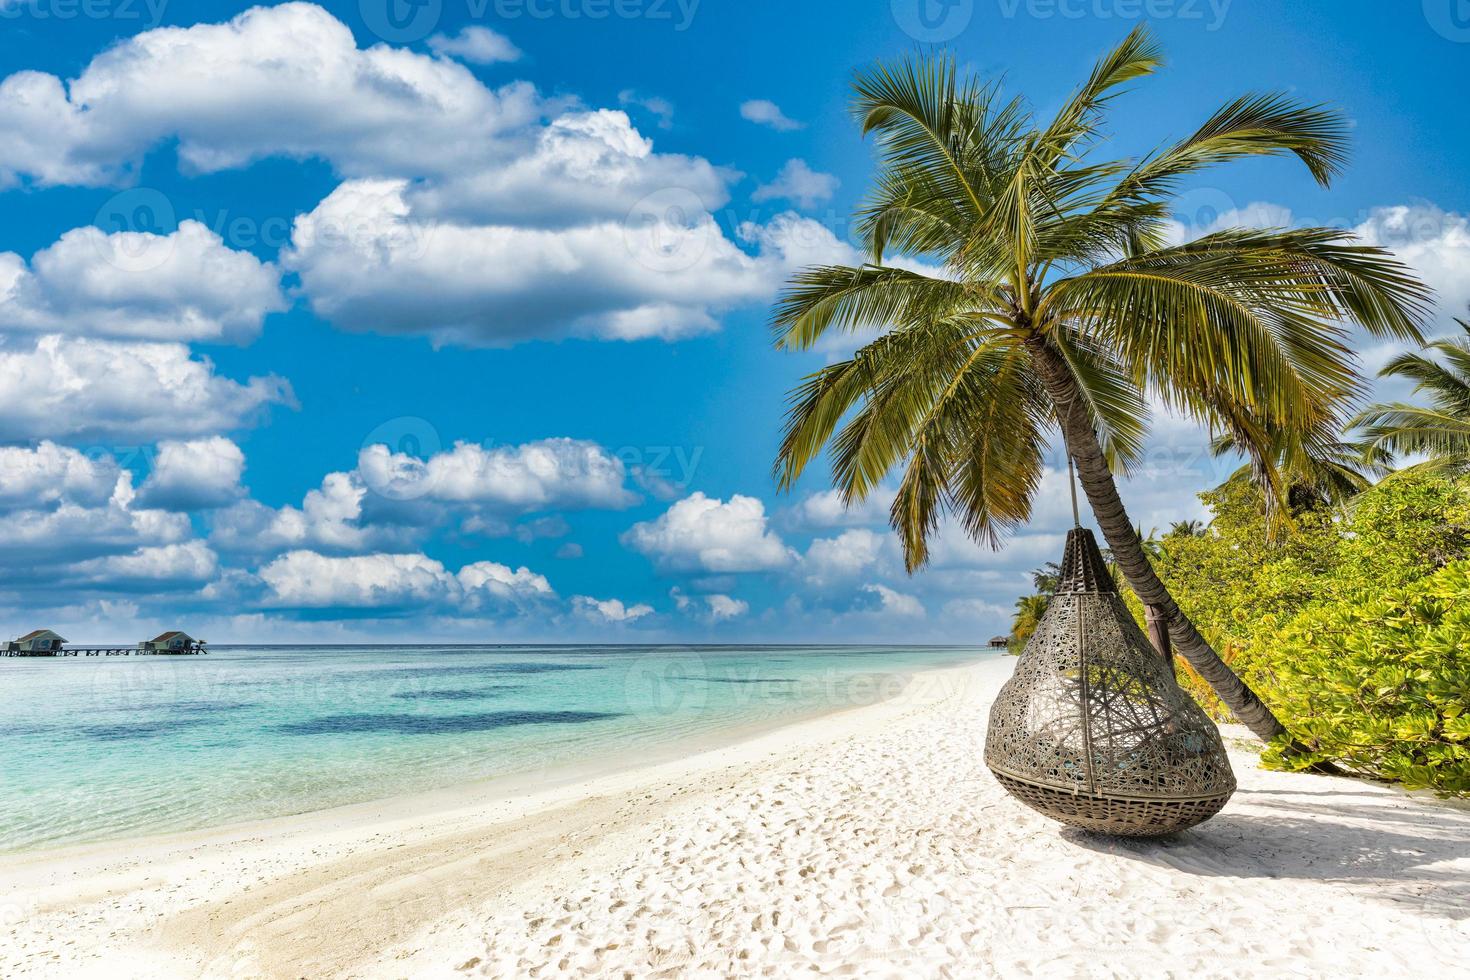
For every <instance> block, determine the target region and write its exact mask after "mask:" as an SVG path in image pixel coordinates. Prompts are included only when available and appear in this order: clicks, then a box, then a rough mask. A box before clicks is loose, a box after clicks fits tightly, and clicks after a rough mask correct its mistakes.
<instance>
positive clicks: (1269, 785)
mask: <svg viewBox="0 0 1470 980" xmlns="http://www.w3.org/2000/svg"><path fill="white" fill-rule="evenodd" d="M1014 663H1015V661H1013V660H1011V659H1009V658H1004V659H994V660H989V661H986V662H983V663H981V664H978V665H976V666H972V667H967V668H961V669H958V670H946V671H934V672H929V673H924V674H920V675H918V676H917V677H916V678H915V679H914V681H913V682H912V683H911V684H910V685H909V686H908V687H907V688H906V689H905V691H904V692H903V694H902V695H900V696H899V697H897V698H895V699H893V700H890V701H887V702H884V703H882V704H878V705H875V706H871V707H864V708H859V709H853V710H849V711H846V712H842V713H839V714H835V715H830V716H827V717H824V718H821V719H816V720H812V721H807V722H802V723H800V724H797V725H793V726H790V727H787V728H784V729H781V730H779V731H776V732H773V733H768V734H765V735H761V736H758V737H755V738H751V739H748V740H746V741H743V742H741V743H740V744H738V745H734V746H731V747H727V748H720V749H715V750H706V751H701V752H698V753H697V754H694V755H691V756H689V757H687V758H684V759H681V760H678V761H675V762H666V763H661V764H657V765H651V766H647V767H643V768H635V769H631V770H629V771H626V772H622V773H619V774H616V775H611V776H603V777H599V778H595V779H589V780H583V781H580V782H575V783H573V784H569V785H563V786H560V787H558V788H555V789H550V790H546V791H542V792H538V793H535V794H529V795H528V794H521V795H511V796H508V797H507V795H506V792H505V790H504V789H503V788H501V787H498V786H496V785H494V784H488V785H483V786H473V787H466V788H463V789H460V790H456V791H454V792H451V793H441V794H435V795H433V796H426V797H414V798H402V799H396V800H390V801H386V802H383V803H377V804H371V805H361V806H354V807H348V808H343V809H339V810H332V811H326V812H322V813H316V814H309V815H305V816H301V817H293V818H287V819H280V820H272V821H268V822H262V823H258V824H254V825H250V826H241V827H234V828H229V829H226V830H221V831H214V832H207V833H195V834H187V835H174V836H170V837H166V838H155V839H150V840H146V841H141V842H138V841H135V842H122V843H108V844H101V845H93V846H87V847H81V848H75V849H71V850H67V851H53V852H50V853H45V854H26V855H12V856H7V857H3V858H0V928H3V933H0V976H4V977H8V978H21V977H81V976H96V977H109V978H119V977H172V976H180V977H193V976H209V977H270V978H277V977H311V978H320V977H465V976H488V977H553V976H596V977H620V976H621V977H719V976H770V977H789V976H795V975H799V974H815V973H818V972H820V973H821V974H830V975H839V976H877V977H882V976H894V977H916V976H924V977H928V976H936V977H974V976H1029V975H1046V976H1083V977H1118V976H1127V977H1137V976H1142V977H1172V976H1179V977H1215V976H1220V977H1242V976H1263V977H1264V976H1271V977H1280V976H1301V977H1308V976H1310V977H1324V976H1368V975H1392V974H1400V973H1404V972H1405V971H1408V970H1412V971H1413V972H1414V973H1415V974H1417V975H1423V976H1466V975H1470V966H1467V963H1470V809H1467V808H1465V807H1463V806H1459V805H1455V804H1448V803H1442V802H1439V801H1436V800H1433V799H1424V798H1419V797H1410V796H1408V795H1405V794H1403V793H1401V792H1399V791H1396V790H1394V789H1392V788H1389V787H1383V786H1378V785H1374V784H1371V783H1366V782H1358V781H1352V780H1347V779H1337V778H1329V777H1321V776H1307V775H1288V774H1281V773H1271V772H1265V771H1262V770H1260V769H1258V768H1256V767H1255V765H1254V757H1253V756H1252V755H1251V754H1249V753H1248V752H1244V751H1235V752H1233V753H1232V757H1233V762H1234V765H1235V768H1236V773H1237V776H1238V777H1239V780H1240V791H1239V793H1238V794H1237V795H1236V797H1235V799H1234V800H1233V801H1232V802H1231V804H1230V805H1229V807H1227V808H1226V810H1225V811H1224V812H1223V813H1222V814H1221V815H1220V816H1218V817H1216V818H1215V819H1214V820H1211V821H1210V822H1208V823H1206V824H1204V825H1202V826H1201V827H1199V828H1197V829H1195V830H1192V831H1189V832H1187V833H1185V834H1183V835H1181V836H1179V837H1177V838H1173V839H1168V840H1163V841H1154V842H1148V841H1124V840H1119V839H1116V838H1097V837H1090V836H1087V835H1084V834H1080V833H1077V832H1074V831H1070V830H1066V829H1063V828H1061V827H1059V826H1058V825H1055V824H1053V823H1051V822H1049V821H1047V820H1045V819H1044V818H1042V817H1040V816H1038V815H1036V814H1034V813H1032V812H1031V811H1029V810H1027V809H1025V808H1023V807H1021V806H1020V805H1019V804H1017V803H1014V802H1013V801H1011V800H1010V799H1009V798H1008V797H1007V796H1006V795H1005V794H1004V793H1003V792H1002V790H1001V789H1000V787H999V786H998V785H997V784H996V783H995V781H994V780H993V779H992V778H991V777H990V775H989V773H988V772H987V771H986V770H985V768H984V765H983V763H982V761H981V749H982V742H983V737H984V727H985V718H986V710H987V707H988V705H989V703H990V701H991V700H992V698H993V697H994V695H995V693H996V691H997V690H998V688H999V686H1000V684H1001V683H1002V682H1003V681H1004V679H1005V677H1006V676H1008V674H1009V672H1010V670H1011V668H1012V666H1013V665H1014Z"/></svg>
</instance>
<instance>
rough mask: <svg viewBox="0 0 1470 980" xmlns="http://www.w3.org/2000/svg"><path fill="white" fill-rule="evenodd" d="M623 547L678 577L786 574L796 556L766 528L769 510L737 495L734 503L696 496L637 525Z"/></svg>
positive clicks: (629, 530)
mask: <svg viewBox="0 0 1470 980" xmlns="http://www.w3.org/2000/svg"><path fill="white" fill-rule="evenodd" d="M622 540H623V543H624V544H625V545H627V546H628V547H630V548H632V549H634V550H635V551H638V552H640V553H642V554H644V555H647V556H648V557H650V558H652V559H653V560H654V561H655V562H656V563H657V564H658V565H659V566H660V567H662V568H665V569H669V570H676V571H704V572H717V573H718V572H756V571H766V570H770V569H776V568H784V567H785V566H787V565H789V564H791V562H792V561H793V559H794V553H793V552H792V551H791V549H790V548H788V547H787V546H786V544H785V543H784V542H783V541H782V540H781V538H780V537H779V536H778V535H777V534H776V533H775V532H773V531H771V530H770V529H769V528H768V527H767V526H766V512H765V505H764V504H762V503H761V502H760V501H759V500H757V499H756V498H754V497H744V496H741V495H740V494H735V495H734V496H732V497H731V498H730V501H729V502H728V503H726V502H725V501H722V500H719V499H716V498H711V497H706V496H705V495H704V494H703V493H699V492H696V493H694V494H692V495H690V496H688V497H685V498H684V499H683V500H680V501H678V502H677V503H675V504H674V505H673V506H671V507H670V508H669V509H668V510H667V511H665V512H664V513H663V514H662V515H660V516H659V517H658V518H657V519H655V520H652V521H646V522H643V523H639V524H635V525H633V527H631V528H629V529H628V531H627V532H625V533H624V534H623V537H622Z"/></svg>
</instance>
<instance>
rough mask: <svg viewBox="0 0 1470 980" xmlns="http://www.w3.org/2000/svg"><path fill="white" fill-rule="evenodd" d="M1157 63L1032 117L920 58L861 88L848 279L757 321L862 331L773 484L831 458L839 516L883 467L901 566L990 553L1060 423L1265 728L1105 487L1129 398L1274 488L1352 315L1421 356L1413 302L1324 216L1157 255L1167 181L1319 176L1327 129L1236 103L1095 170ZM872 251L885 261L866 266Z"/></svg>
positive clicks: (1238, 698) (1110, 524) (1192, 651)
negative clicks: (862, 157) (862, 156)
mask: <svg viewBox="0 0 1470 980" xmlns="http://www.w3.org/2000/svg"><path fill="white" fill-rule="evenodd" d="M1162 60H1163V59H1162V54H1161V51H1160V49H1159V47H1158V45H1157V44H1156V43H1155V42H1154V40H1153V38H1152V37H1151V36H1150V35H1149V33H1148V32H1147V30H1145V29H1143V28H1139V29H1138V30H1135V31H1133V32H1132V33H1131V34H1129V36H1128V37H1127V38H1126V39H1124V41H1123V42H1122V43H1121V44H1120V45H1118V47H1117V48H1115V49H1114V50H1113V51H1111V52H1109V53H1108V54H1107V55H1106V56H1104V57H1103V58H1102V59H1101V60H1100V61H1099V62H1098V63H1097V65H1096V66H1095V67H1094V68H1093V70H1092V72H1091V74H1090V75H1089V76H1088V77H1087V79H1086V80H1085V81H1084V82H1083V83H1082V84H1081V86H1080V87H1079V88H1078V89H1077V90H1076V91H1075V92H1074V93H1073V94H1072V96H1071V97H1070V98H1068V99H1066V100H1065V101H1064V103H1063V104H1062V106H1061V109H1060V110H1059V111H1058V112H1057V114H1056V115H1055V116H1054V117H1053V118H1051V119H1050V120H1047V121H1038V120H1037V119H1036V118H1035V117H1034V115H1033V113H1032V112H1031V110H1030V109H1029V108H1028V107H1027V104H1026V103H1025V102H1024V101H1023V100H1021V99H1019V98H1007V97H1006V96H1004V95H1003V93H1002V91H1001V88H1000V86H999V85H998V84H988V83H985V82H983V81H981V80H979V79H976V78H973V77H969V76H962V75H961V73H960V72H959V70H958V68H957V66H956V63H955V62H954V60H953V59H952V58H951V57H949V56H947V55H943V54H934V55H915V56H912V57H909V58H906V59H902V60H899V61H897V62H894V63H891V64H880V65H878V66H876V67H874V68H872V69H870V70H867V71H864V72H862V73H860V74H859V75H858V77H857V80H856V83H855V89H856V96H855V101H854V113H855V115H856V117H857V119H858V122H859V124H860V125H861V127H862V130H863V132H864V133H865V134H867V135H870V136H872V137H874V138H875V140H876V144H877V149H878V155H879V171H878V174H877V177H876V180H875V185H874V187H873V189H872V192H871V194H870V196H869V199H868V201H867V203H866V204H865V206H864V207H863V208H862V209H861V211H860V213H859V214H858V216H857V217H858V221H857V230H858V233H859V235H860V237H861V240H862V244H863V246H864V247H865V249H866V252H867V264H864V265H860V266H852V265H829V266H821V267H816V268H809V269H807V270H805V271H803V272H801V273H799V274H798V275H796V276H795V277H794V279H793V280H792V282H791V283H790V284H789V286H788V288H787V290H786V291H785V293H784V295H783V296H782V298H781V300H780V302H779V304H778V306H777V308H776V310H775V314H774V326H775V330H776V337H777V345H778V346H779V347H781V348H783V349H793V350H801V349H809V348H812V347H813V346H815V345H816V344H818V343H819V342H822V341H830V340H831V339H832V337H833V335H843V334H850V335H852V336H853V337H854V338H856V337H858V336H859V335H861V334H862V333H863V332H865V331H870V330H872V329H873V328H875V327H877V328H880V332H879V334H878V336H877V337H876V339H872V340H870V341H869V342H867V343H865V344H863V345H862V346H861V347H859V348H858V349H857V350H856V352H855V353H853V354H852V356H850V357H846V358H843V359H841V360H838V361H836V362H835V363H832V364H829V365H828V366H826V367H824V368H822V369H820V370H818V371H816V372H815V373H813V374H811V375H809V376H808V377H807V378H805V379H804V381H803V382H802V383H801V385H800V386H799V387H797V388H796V389H795V390H794V391H793V392H792V396H791V406H790V413H789V416H788V420H787V424H786V428H785V433H784V438H783V441H782V444H781V447H780V451H779V457H778V462H777V473H778V477H779V480H780V482H781V484H782V485H783V486H784V487H786V488H790V487H791V486H792V485H793V484H794V483H795V481H796V480H797V479H798V478H799V477H800V476H801V475H802V473H803V472H804V471H805V469H806V468H807V466H808V465H809V464H810V463H811V462H812V461H813V460H815V459H817V458H818V457H819V456H821V455H822V454H823V452H824V451H826V450H828V449H829V448H830V461H831V465H832V475H833V481H834V483H835V485H836V486H837V487H838V488H839V490H840V491H841V493H842V494H843V496H844V497H845V499H846V500H847V502H848V503H849V504H855V503H857V502H858V501H861V500H862V499H863V498H865V497H866V496H867V495H868V494H869V493H871V492H872V491H873V490H874V489H875V488H876V487H878V486H879V485H880V483H881V482H882V481H883V480H884V478H885V476H886V475H887V474H889V473H890V472H891V471H894V470H898V471H900V472H901V474H902V475H901V478H900V482H899V488H898V493H897V497H896V498H895V500H894V503H893V506H892V509H891V512H890V517H891V520H892V524H893V526H894V528H895V530H896V531H897V532H898V535H899V538H900V540H901V542H902V545H903V550H904V554H905V557H906V560H907V563H908V565H909V567H910V568H911V569H914V568H918V567H920V566H922V565H923V564H925V562H926V561H927V559H928V541H929V539H930V537H931V535H933V534H934V533H935V531H936V530H937V529H938V528H939V526H940V524H941V522H943V521H945V520H947V519H954V520H957V521H958V522H960V523H961V524H962V525H963V526H964V527H965V528H966V530H967V531H968V532H969V533H970V534H971V535H972V536H973V537H975V538H976V539H977V540H980V541H986V542H991V543H996V542H999V541H1000V540H1001V539H1003V537H1004V536H1005V535H1006V534H1008V533H1010V532H1011V531H1013V530H1015V529H1016V528H1018V527H1020V526H1022V525H1024V524H1025V523H1026V522H1027V521H1028V520H1029V519H1030V516H1031V511H1032V503H1033V499H1034V497H1035V495H1036V492H1037V489H1038V486H1039V483H1040V480H1041V476H1042V473H1043V471H1044V459H1045V458H1046V452H1047V450H1048V448H1049V446H1050V443H1051V440H1052V439H1053V438H1054V437H1055V435H1056V434H1057V433H1058V432H1060V434H1061V437H1062V444H1063V446H1064V448H1065V451H1066V453H1067V454H1068V456H1069V457H1070V458H1071V459H1072V460H1074V461H1075V463H1076V467H1077V472H1078V476H1079V478H1080V483H1081V486H1082V488H1083V490H1084V492H1085V494H1086V497H1087V501H1088V503H1089V504H1090V505H1091V509H1092V512H1093V515H1094V517H1095V518H1096V521H1097V523H1098V526H1099V527H1100V529H1101V530H1102V532H1103V536H1104V538H1105V539H1106V541H1107V544H1108V546H1109V548H1110V549H1111V551H1112V554H1113V558H1114V560H1115V561H1116V563H1117V566H1118V568H1119V569H1120V570H1121V572H1122V574H1123V576H1124V578H1125V579H1126V580H1127V582H1128V584H1129V585H1130V587H1131V588H1132V590H1133V592H1134V593H1135V594H1136V595H1137V596H1138V597H1139V598H1140V599H1141V600H1142V601H1143V602H1145V603H1147V604H1148V605H1149V606H1152V607H1154V608H1155V609H1157V610H1158V611H1159V613H1160V614H1161V615H1162V616H1164V617H1165V619H1166V621H1167V624H1168V630H1169V634H1170V636H1171V637H1172V640H1173V645H1174V649H1175V650H1176V652H1178V653H1179V654H1181V655H1182V656H1183V657H1184V658H1185V659H1186V660H1187V661H1188V662H1189V664H1190V665H1191V666H1192V668H1193V669H1194V670H1196V671H1197V672H1198V673H1199V675H1200V676H1202V677H1203V678H1204V679H1205V680H1206V681H1207V682H1208V683H1209V685H1210V687H1211V688H1212V689H1213V691H1214V692H1216V694H1217V695H1218V696H1219V697H1220V698H1221V699H1222V701H1223V702H1224V703H1225V704H1226V705H1228V706H1229V709H1230V711H1231V712H1232V713H1233V714H1234V715H1235V716H1236V717H1237V718H1239V719H1240V720H1241V721H1242V722H1244V723H1245V724H1247V725H1249V726H1250V727H1251V729H1252V730H1253V731H1255V732H1256V733H1257V734H1258V735H1260V736H1261V737H1263V738H1268V739H1269V738H1276V737H1278V736H1280V735H1282V734H1283V731H1284V729H1283V726H1282V725H1281V722H1280V721H1279V720H1278V718H1277V717H1276V715H1275V714H1274V713H1273V712H1272V711H1271V709H1270V708H1269V707H1268V706H1267V705H1266V704H1265V703H1264V702H1263V701H1262V700H1261V699H1260V697H1259V696H1257V694H1256V693H1255V692H1253V691H1252V690H1251V689H1250V688H1249V687H1248V686H1247V685H1246V684H1244V683H1243V682H1242V681H1241V679H1240V678H1239V677H1238V676H1237V674H1236V673H1235V672H1233V671H1232V670H1231V669H1230V668H1229V667H1228V666H1227V665H1226V664H1225V662H1224V661H1223V660H1222V659H1221V658H1220V656H1219V655H1218V654H1217V653H1216V651H1215V649H1214V648H1213V647H1212V645H1211V643H1210V641H1209V640H1208V639H1207V638H1206V637H1205V636H1204V635H1202V634H1201V632H1200V631H1199V630H1198V629H1197V628H1196V626H1195V623H1194V622H1193V620H1192V619H1191V618H1190V617H1189V616H1188V615H1186V610H1184V609H1182V608H1181V606H1180V604H1179V603H1177V602H1176V599H1175V596H1174V594H1173V592H1172V591H1171V589H1170V587H1169V585H1168V584H1167V583H1166V581H1165V580H1164V579H1162V578H1160V577H1159V575H1158V574H1157V573H1156V571H1155V569H1154V566H1153V564H1152V563H1151V562H1150V559H1149V557H1148V555H1147V554H1146V552H1145V550H1144V548H1143V546H1142V542H1141V541H1140V536H1139V534H1138V533H1137V531H1136V529H1135V528H1134V526H1133V523H1132V522H1131V520H1130V519H1129V516H1128V512H1127V509H1126V507H1125V506H1124V504H1123V501H1122V499H1121V497H1120V495H1119V492H1118V484H1117V481H1116V478H1117V477H1118V476H1119V475H1121V474H1126V473H1128V472H1130V471H1131V470H1132V469H1134V468H1135V467H1136V466H1137V465H1138V464H1139V462H1140V460H1141V457H1142V454H1143V447H1144V440H1145V436H1146V434H1147V431H1148V408H1147V406H1148V404H1149V401H1150V399H1154V400H1156V401H1159V402H1162V403H1163V404H1164V405H1166V406H1168V407H1169V408H1171V409H1172V410H1174V411H1175V412H1177V413H1180V414H1183V415H1185V416H1187V417H1190V418H1192V419H1194V420H1196V421H1198V422H1199V423H1200V424H1202V425H1203V426H1205V427H1206V428H1208V429H1210V430H1211V431H1213V432H1216V433H1222V434H1223V433H1228V434H1229V435H1230V436H1231V437H1232V438H1233V440H1234V446H1235V447H1236V448H1237V449H1239V450H1241V451H1243V452H1244V453H1245V454H1246V455H1247V456H1248V457H1250V459H1251V460H1252V463H1253V465H1254V466H1255V467H1257V469H1258V470H1259V471H1260V472H1262V473H1264V474H1266V477H1267V480H1268V482H1274V483H1275V484H1277V485H1280V479H1279V478H1278V476H1277V474H1276V470H1277V467H1278V460H1280V459H1281V458H1283V455H1284V452H1285V449H1286V448H1289V447H1290V446H1293V445H1303V446H1312V447H1317V446H1321V445H1324V444H1326V443H1328V442H1330V441H1331V440H1332V439H1334V438H1336V433H1337V432H1338V431H1339V430H1340V427H1341V425H1340V424H1341V420H1342V417H1343V416H1344V414H1345V413H1346V412H1347V411H1348V410H1349V408H1350V406H1351V404H1352V402H1353V401H1354V399H1356V398H1357V397H1358V396H1360V395H1361V393H1362V391H1363V381H1362V379H1361V378H1360V376H1359V374H1358V372H1357V368H1356V360H1355V358H1354V356H1353V352H1352V346H1351V339H1350V338H1351V334H1350V330H1351V328H1352V325H1353V324H1356V325H1357V326H1358V327H1359V328H1361V329H1362V330H1363V331H1365V332H1366V333H1367V334H1368V335H1369V336H1373V337H1378V338H1386V339H1390V340H1397V341H1403V342H1409V343H1418V342H1420V341H1421V340H1422V338H1421V325H1422V323H1423V320H1424V317H1425V313H1426V302H1427V290H1426V289H1425V287H1424V286H1423V285H1422V284H1421V283H1420V282H1419V280H1418V279H1417V278H1416V277H1415V276H1414V275H1413V273H1411V272H1410V271H1409V270H1408V269H1407V268H1405V267H1404V266H1403V265H1401V264H1400V263H1399V262H1397V261H1396V260H1395V259H1394V258H1393V257H1392V256H1391V255H1389V254H1388V253H1387V252H1386V251H1384V250H1383V249H1381V248H1378V247H1375V246H1371V245H1366V244H1363V243H1361V242H1359V241H1358V240H1357V239H1355V238H1354V236H1353V235H1352V234H1351V233H1349V232H1346V231H1343V230H1340V229H1329V228H1302V229H1289V230H1288V229H1268V230H1247V229H1239V228H1232V229H1225V230H1221V231H1215V232H1211V233H1209V234H1205V235H1203V236H1201V237H1198V238H1194V239H1192V240H1188V241H1183V242H1179V241H1175V240H1173V238H1172V237H1171V234H1172V229H1173V228H1175V227H1176V226H1175V225H1174V224H1173V223H1172V220H1171V219H1172V201H1173V199H1174V197H1175V196H1176V195H1177V194H1178V193H1179V192H1180V190H1181V188H1182V187H1183V185H1184V184H1185V182H1186V181H1188V180H1189V179H1191V178H1194V177H1196V176H1197V175H1199V174H1200V173H1202V172H1203V171H1205V170H1206V169H1208V168H1210V167H1214V166H1216V165H1219V164H1224V163H1229V162H1232V161H1237V160H1241V159H1245V158H1250V157H1288V158H1294V159H1295V160H1297V161H1299V162H1300V163H1301V164H1302V165H1303V166H1305V168H1306V169H1307V171H1308V173H1309V174H1310V175H1311V176H1312V177H1313V178H1314V179H1315V180H1316V181H1317V182H1318V183H1320V184H1322V185H1324V186H1325V185H1328V184H1329V183H1330V182H1331V180H1332V178H1333V177H1334V176H1335V175H1336V174H1337V173H1338V172H1339V171H1340V170H1341V169H1342V167H1343V165H1344V163H1345V160H1346V145H1347V133H1348V130H1349V126H1348V123H1347V121H1346V119H1345V118H1344V117H1343V116H1342V115H1341V114H1340V113H1338V112H1335V111H1332V110H1330V109H1326V108H1323V107H1320V106H1312V105H1304V104H1301V103H1299V102H1297V101H1295V100H1293V99H1291V98H1289V97H1288V96H1285V95H1280V94H1266V95H1245V96H1242V97H1240V98H1237V99H1234V100H1232V101H1230V102H1227V103H1226V104H1224V105H1223V106H1221V107H1220V108H1219V109H1217V110H1216V111H1215V112H1214V113H1213V114H1212V115H1210V116H1209V117H1208V118H1207V119H1206V120H1205V121H1204V123H1203V124H1202V125H1201V126H1200V127H1199V128H1198V129H1197V130H1196V131H1195V132H1193V133H1191V134H1189V135H1188V136H1186V137H1184V138H1183V139H1180V140H1178V141H1176V142H1174V143H1172V144H1169V145H1166V146H1165V147H1164V148H1163V149H1161V150H1159V151H1157V152H1154V153H1151V154H1149V155H1147V156H1144V157H1142V158H1139V159H1116V158H1108V157H1105V156H1103V155H1102V152H1101V151H1102V150H1103V149H1104V148H1105V147H1107V146H1108V145H1109V144H1108V140H1107V137H1108V132H1107V130H1106V128H1105V123H1106V120H1107V118H1108V114H1109V110H1110V109H1111V108H1112V106H1113V104H1114V100H1115V98H1116V97H1117V95H1118V94H1119V93H1120V91H1121V90H1122V89H1123V88H1124V87H1125V86H1127V85H1128V84H1130V83H1133V82H1137V81H1139V80H1141V79H1144V78H1145V77H1147V76H1149V75H1152V74H1153V73H1154V72H1155V71H1157V70H1158V68H1159V67H1160V65H1161V64H1162ZM893 254H901V255H903V256H905V261H904V262H903V264H902V265H901V266H896V265H885V259H886V258H888V257H889V256H890V255H893Z"/></svg>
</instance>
